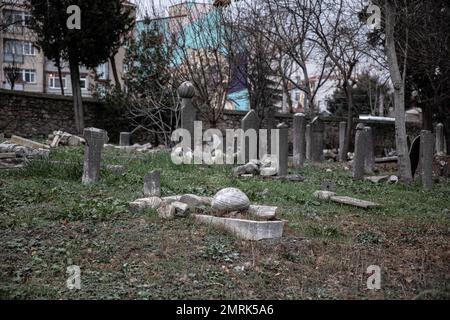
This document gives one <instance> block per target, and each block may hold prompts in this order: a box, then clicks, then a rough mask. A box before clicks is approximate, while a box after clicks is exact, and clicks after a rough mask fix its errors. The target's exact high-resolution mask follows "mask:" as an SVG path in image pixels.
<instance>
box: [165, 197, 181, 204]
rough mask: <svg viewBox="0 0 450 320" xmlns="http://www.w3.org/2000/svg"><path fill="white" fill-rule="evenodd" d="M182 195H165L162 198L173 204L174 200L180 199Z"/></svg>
mask: <svg viewBox="0 0 450 320" xmlns="http://www.w3.org/2000/svg"><path fill="white" fill-rule="evenodd" d="M181 197H182V196H168V197H163V198H162V200H163V201H164V202H165V203H167V204H171V203H172V202H175V201H180V200H181Z"/></svg>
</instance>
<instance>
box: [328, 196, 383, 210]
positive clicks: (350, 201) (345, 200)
mask: <svg viewBox="0 0 450 320" xmlns="http://www.w3.org/2000/svg"><path fill="white" fill-rule="evenodd" d="M330 200H331V201H333V202H337V203H341V204H347V205H351V206H355V207H359V208H364V209H368V208H378V207H379V206H380V205H379V204H377V203H374V202H370V201H365V200H359V199H355V198H351V197H339V196H332V197H330Z"/></svg>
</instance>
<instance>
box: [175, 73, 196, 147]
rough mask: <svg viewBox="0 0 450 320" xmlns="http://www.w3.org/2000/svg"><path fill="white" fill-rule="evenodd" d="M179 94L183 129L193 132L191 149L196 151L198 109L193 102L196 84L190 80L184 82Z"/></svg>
mask: <svg viewBox="0 0 450 320" xmlns="http://www.w3.org/2000/svg"><path fill="white" fill-rule="evenodd" d="M178 94H179V96H180V98H181V129H185V130H187V131H189V133H190V134H191V150H192V151H194V121H195V119H196V117H197V111H196V109H195V108H194V105H193V104H192V98H193V97H194V95H195V88H194V85H193V84H192V83H191V82H189V81H186V82H183V83H182V84H181V85H180V87H179V88H178Z"/></svg>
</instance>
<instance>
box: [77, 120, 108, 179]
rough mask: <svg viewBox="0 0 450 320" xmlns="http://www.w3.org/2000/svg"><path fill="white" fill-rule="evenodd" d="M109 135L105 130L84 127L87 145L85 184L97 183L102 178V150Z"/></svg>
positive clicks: (84, 172) (84, 171)
mask: <svg viewBox="0 0 450 320" xmlns="http://www.w3.org/2000/svg"><path fill="white" fill-rule="evenodd" d="M107 137H108V136H107V133H106V131H105V130H102V129H97V128H86V129H84V139H85V140H86V147H85V155H84V166H83V177H82V183H83V184H85V185H88V184H91V183H95V182H97V181H98V180H99V179H100V166H101V157H102V150H103V145H104V144H105V141H107Z"/></svg>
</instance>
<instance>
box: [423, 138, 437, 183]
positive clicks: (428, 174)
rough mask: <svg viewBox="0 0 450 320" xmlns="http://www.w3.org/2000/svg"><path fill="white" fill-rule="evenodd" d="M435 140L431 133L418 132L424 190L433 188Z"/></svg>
mask: <svg viewBox="0 0 450 320" xmlns="http://www.w3.org/2000/svg"><path fill="white" fill-rule="evenodd" d="M434 148H435V139H434V135H433V133H431V132H430V131H427V130H422V131H421V132H420V149H421V170H422V174H421V179H422V185H423V188H424V189H425V190H431V189H432V188H433V160H434Z"/></svg>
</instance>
